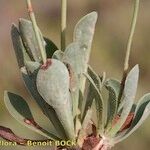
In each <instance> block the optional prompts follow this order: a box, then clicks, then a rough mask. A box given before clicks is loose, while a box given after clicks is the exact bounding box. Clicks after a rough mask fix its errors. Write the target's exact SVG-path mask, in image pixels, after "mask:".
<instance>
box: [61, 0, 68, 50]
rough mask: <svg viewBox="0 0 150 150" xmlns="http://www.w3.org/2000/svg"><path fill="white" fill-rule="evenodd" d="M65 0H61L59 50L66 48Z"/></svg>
mask: <svg viewBox="0 0 150 150" xmlns="http://www.w3.org/2000/svg"><path fill="white" fill-rule="evenodd" d="M66 22H67V0H61V50H62V51H64V50H65V48H66V27H67V23H66Z"/></svg>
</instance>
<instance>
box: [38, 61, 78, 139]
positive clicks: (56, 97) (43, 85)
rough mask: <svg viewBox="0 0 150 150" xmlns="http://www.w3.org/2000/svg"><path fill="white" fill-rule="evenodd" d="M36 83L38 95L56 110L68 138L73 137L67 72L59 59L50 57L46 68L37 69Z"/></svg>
mask: <svg viewBox="0 0 150 150" xmlns="http://www.w3.org/2000/svg"><path fill="white" fill-rule="evenodd" d="M36 83H37V89H38V91H39V93H40V95H41V96H42V97H43V99H44V100H45V101H46V102H47V103H48V104H49V105H51V106H52V107H53V108H54V110H55V111H56V114H57V116H58V118H59V120H60V122H61V123H62V125H63V127H64V129H65V132H66V134H67V136H68V138H69V139H74V136H75V133H74V123H73V115H72V104H71V99H70V98H71V97H70V92H69V85H70V83H69V72H68V70H67V68H66V66H65V65H64V64H63V63H62V62H60V61H59V60H56V59H51V64H50V65H49V66H47V68H46V69H44V68H42V67H41V69H40V70H39V72H38V74H37V82H36Z"/></svg>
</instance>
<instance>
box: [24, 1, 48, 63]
mask: <svg viewBox="0 0 150 150" xmlns="http://www.w3.org/2000/svg"><path fill="white" fill-rule="evenodd" d="M26 2H27V9H28V13H29V16H30V19H31V22H32V25H33V29H34V32H35V36H36V39H37V43H38V47H39V49H40V52H41V56H42V60H43V63H44V64H45V63H46V55H45V52H44V51H45V50H44V47H43V43H42V40H41V36H40V32H39V28H38V26H37V23H36V19H35V15H34V12H33V8H32V4H31V0H26Z"/></svg>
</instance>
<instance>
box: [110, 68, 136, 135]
mask: <svg viewBox="0 0 150 150" xmlns="http://www.w3.org/2000/svg"><path fill="white" fill-rule="evenodd" d="M138 78H139V66H138V65H136V66H135V67H134V68H133V69H132V70H131V71H130V72H129V74H128V76H127V78H126V81H125V88H124V92H123V101H124V106H123V110H122V112H121V114H120V119H119V120H118V122H117V123H116V124H115V125H114V126H113V128H112V129H111V130H110V131H109V133H108V134H109V136H111V137H113V136H115V134H116V133H117V132H118V131H119V130H120V129H121V127H122V125H123V124H124V122H125V121H126V119H127V117H128V115H129V113H130V111H131V108H132V105H133V102H134V98H135V95H136V90H137V85H138Z"/></svg>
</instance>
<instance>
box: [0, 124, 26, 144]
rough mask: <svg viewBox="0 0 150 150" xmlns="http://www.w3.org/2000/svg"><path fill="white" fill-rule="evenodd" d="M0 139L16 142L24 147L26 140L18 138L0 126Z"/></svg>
mask: <svg viewBox="0 0 150 150" xmlns="http://www.w3.org/2000/svg"><path fill="white" fill-rule="evenodd" d="M0 137H2V138H3V139H5V140H8V141H11V142H16V143H17V144H19V145H26V143H27V140H26V139H23V138H21V137H18V136H17V135H15V134H14V133H13V131H12V130H11V129H9V128H6V127H3V126H0Z"/></svg>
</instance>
